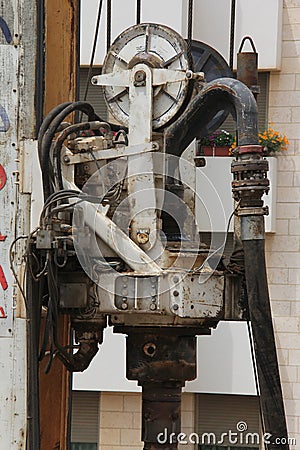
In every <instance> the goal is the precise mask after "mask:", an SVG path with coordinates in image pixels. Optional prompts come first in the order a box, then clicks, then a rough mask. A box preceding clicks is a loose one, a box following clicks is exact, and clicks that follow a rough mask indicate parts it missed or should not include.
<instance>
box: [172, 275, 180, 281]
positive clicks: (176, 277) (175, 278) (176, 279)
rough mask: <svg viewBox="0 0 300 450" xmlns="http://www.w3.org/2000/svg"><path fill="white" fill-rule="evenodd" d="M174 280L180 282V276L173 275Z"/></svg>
mask: <svg viewBox="0 0 300 450" xmlns="http://www.w3.org/2000/svg"><path fill="white" fill-rule="evenodd" d="M173 281H174V283H178V282H179V277H178V276H177V275H175V277H173Z"/></svg>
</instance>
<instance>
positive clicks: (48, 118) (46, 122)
mask: <svg viewBox="0 0 300 450" xmlns="http://www.w3.org/2000/svg"><path fill="white" fill-rule="evenodd" d="M71 104H72V102H65V103H61V104H60V105H58V106H56V107H55V108H53V109H52V110H51V111H50V112H49V113H48V114H47V116H46V117H45V119H44V120H43V123H42V125H41V127H40V129H39V134H38V144H39V150H40V145H41V144H42V139H43V137H44V134H45V132H46V130H47V128H48V127H49V125H50V123H51V122H52V120H53V119H55V117H56V116H57V115H58V114H59V113H60V112H61V111H63V110H64V109H65V108H66V107H67V106H69V105H71Z"/></svg>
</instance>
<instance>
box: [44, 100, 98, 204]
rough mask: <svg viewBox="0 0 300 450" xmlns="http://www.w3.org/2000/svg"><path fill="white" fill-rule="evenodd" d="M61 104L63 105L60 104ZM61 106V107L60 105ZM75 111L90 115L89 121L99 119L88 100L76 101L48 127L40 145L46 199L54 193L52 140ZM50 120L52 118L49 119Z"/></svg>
mask: <svg viewBox="0 0 300 450" xmlns="http://www.w3.org/2000/svg"><path fill="white" fill-rule="evenodd" d="M60 106H61V105H60ZM58 108H59V107H58ZM73 111H82V112H84V113H85V114H86V115H87V116H88V120H89V121H94V120H99V119H100V118H99V117H98V116H97V115H96V113H95V111H94V108H93V107H92V106H91V105H90V104H89V103H87V102H74V103H71V104H69V105H68V106H67V107H65V108H64V109H62V110H61V111H60V112H59V113H58V114H57V115H55V117H54V119H53V120H52V122H51V123H50V125H49V126H48V127H47V131H46V132H45V133H44V134H43V137H42V142H41V145H40V152H39V154H40V164H41V169H42V175H43V188H44V197H45V200H46V199H47V198H48V197H49V195H50V194H51V193H52V192H51V188H50V182H49V159H50V149H51V144H52V140H53V139H54V136H55V134H56V132H57V130H58V128H59V126H60V124H61V123H62V122H63V120H64V119H65V118H66V117H67V116H68V115H69V114H71V113H72V112H73ZM49 120H50V119H49ZM42 126H43V125H42Z"/></svg>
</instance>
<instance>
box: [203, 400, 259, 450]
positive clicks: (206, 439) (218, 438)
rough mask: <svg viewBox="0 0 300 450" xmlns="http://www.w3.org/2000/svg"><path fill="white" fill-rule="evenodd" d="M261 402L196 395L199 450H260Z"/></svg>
mask: <svg viewBox="0 0 300 450" xmlns="http://www.w3.org/2000/svg"><path fill="white" fill-rule="evenodd" d="M259 418H260V415H259V400H258V397H256V396H250V395H223V394H196V424H195V425H196V426H195V429H196V433H197V435H198V437H199V438H198V441H197V442H198V443H199V445H198V450H257V449H259V444H260V440H261V439H260V419H259Z"/></svg>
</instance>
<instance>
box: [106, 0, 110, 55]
mask: <svg viewBox="0 0 300 450" xmlns="http://www.w3.org/2000/svg"><path fill="white" fill-rule="evenodd" d="M110 43H111V0H107V8H106V50H107V52H108V50H109V47H110Z"/></svg>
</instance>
